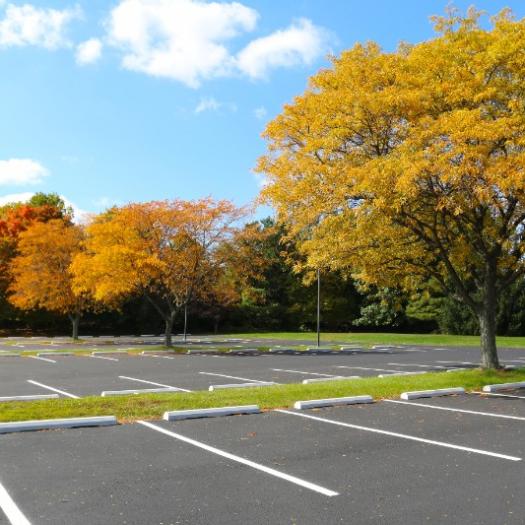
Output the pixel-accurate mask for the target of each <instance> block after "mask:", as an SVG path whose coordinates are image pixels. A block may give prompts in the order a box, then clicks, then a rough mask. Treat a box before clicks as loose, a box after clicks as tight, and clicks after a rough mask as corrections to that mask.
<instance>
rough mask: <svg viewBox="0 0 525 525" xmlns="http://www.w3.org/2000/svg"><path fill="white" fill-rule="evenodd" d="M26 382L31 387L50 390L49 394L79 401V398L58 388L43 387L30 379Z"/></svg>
mask: <svg viewBox="0 0 525 525" xmlns="http://www.w3.org/2000/svg"><path fill="white" fill-rule="evenodd" d="M27 382H28V383H31V384H32V385H36V386H40V387H42V388H46V389H47V390H51V392H56V393H57V394H62V395H63V396H66V397H70V398H71V399H80V397H78V396H76V395H75V394H70V393H69V392H64V390H59V389H58V388H54V387H52V386H48V385H44V384H43V383H39V382H38V381H33V380H32V379H28V380H27Z"/></svg>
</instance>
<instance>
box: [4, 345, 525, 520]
mask: <svg viewBox="0 0 525 525" xmlns="http://www.w3.org/2000/svg"><path fill="white" fill-rule="evenodd" d="M501 356H502V360H503V362H504V363H506V364H508V365H515V366H519V365H520V363H521V362H523V363H524V364H525V350H518V349H512V350H510V349H506V350H505V349H503V350H501ZM477 359H478V350H477V349H475V348H472V349H469V348H462V349H453V348H437V349H436V348H430V347H421V348H414V347H410V348H390V349H387V348H380V349H377V350H375V351H374V350H370V351H368V352H366V353H362V352H361V353H355V354H350V353H349V354H344V355H338V354H329V355H273V354H263V355H254V356H252V355H245V356H235V355H219V354H217V355H213V353H212V354H211V355H173V354H166V353H164V352H158V353H149V354H146V355H127V354H121V353H108V354H103V355H100V354H99V355H96V356H91V355H83V356H78V355H77V356H55V355H53V356H47V357H45V356H44V357H43V358H42V359H35V358H34V357H2V358H1V359H0V396H16V395H31V394H49V393H58V395H59V396H60V397H83V396H87V395H100V394H101V392H103V391H107V390H124V389H131V388H136V389H138V390H139V389H142V388H154V387H155V386H156V385H157V386H159V387H160V388H163V387H172V388H176V389H180V390H181V391H186V390H190V391H193V390H204V389H207V388H208V387H209V386H210V385H216V384H226V383H246V382H253V383H257V382H268V381H273V382H277V383H297V382H301V381H302V380H304V379H307V378H323V377H326V378H330V377H334V376H353V375H359V376H363V377H364V376H377V375H379V374H387V375H388V374H393V373H396V374H398V373H401V372H402V373H406V372H408V373H414V372H422V371H434V370H440V371H442V372H443V373H447V372H446V370H448V369H453V368H457V367H467V368H468V367H474V366H475V365H476V363H477ZM512 396H514V397H512ZM524 401H525V394H523V393H521V394H520V392H519V391H514V392H506V393H505V395H496V394H494V395H488V394H485V395H479V394H475V393H471V394H467V395H462V396H450V397H443V398H435V399H423V400H417V401H409V402H405V401H400V400H384V401H380V402H377V403H374V404H368V405H355V406H346V407H337V408H325V409H318V410H307V411H297V410H293V409H290V410H288V409H287V410H273V411H269V412H265V413H263V414H259V415H247V416H233V417H222V418H215V419H199V420H188V421H179V422H167V421H144V422H136V423H133V424H126V425H118V426H113V427H106V428H84V429H69V430H54V431H44V432H25V433H13V434H5V435H1V436H0V465H1V467H0V508H1V509H2V510H3V512H4V514H5V517H4V515H2V514H1V513H0V523H11V524H16V525H27V524H28V523H31V524H39V523H52V524H108V523H111V524H113V523H115V524H137V525H139V524H159V525H161V524H162V525H168V524H179V523H191V524H208V523H210V524H211V523H213V524H222V523H224V524H226V523H228V524H231V523H235V524H246V523H290V524H302V523H307V524H317V523H385V524H421V523H454V524H456V523H457V524H459V523H476V524H491V525H492V524H495V523H497V524H522V523H523V516H524V515H525V502H524V501H523V498H522V485H523V476H524V474H525V469H524V463H523V458H525V439H524V437H525V435H524V429H525V427H524V425H525V403H524Z"/></svg>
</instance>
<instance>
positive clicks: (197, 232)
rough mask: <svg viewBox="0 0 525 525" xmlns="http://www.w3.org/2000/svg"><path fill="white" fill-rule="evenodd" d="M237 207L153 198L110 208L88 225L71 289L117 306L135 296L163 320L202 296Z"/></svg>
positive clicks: (168, 336)
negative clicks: (144, 201) (150, 306)
mask: <svg viewBox="0 0 525 525" xmlns="http://www.w3.org/2000/svg"><path fill="white" fill-rule="evenodd" d="M243 213H244V212H243V210H240V209H238V208H236V207H235V206H234V205H233V204H232V203H230V202H228V201H213V200H212V199H201V200H196V201H182V200H173V201H158V202H147V203H139V204H129V205H127V206H124V207H121V208H113V209H111V210H109V211H108V212H106V213H105V214H103V215H101V216H99V217H97V218H96V219H95V220H94V221H93V222H92V224H90V225H89V226H88V227H87V238H86V241H85V247H86V251H85V252H83V253H81V254H79V255H78V256H77V257H76V258H75V260H74V261H73V265H72V270H73V272H74V274H75V289H76V290H78V291H79V292H85V293H86V292H89V293H92V294H93V296H94V297H95V299H97V300H99V301H101V302H103V303H106V304H109V305H118V304H119V303H120V302H121V301H122V300H123V299H125V298H127V297H130V296H132V295H136V294H142V295H144V296H145V297H146V299H147V300H148V301H149V302H150V303H151V305H152V306H153V308H154V309H155V310H156V311H157V313H158V314H159V316H160V317H161V318H162V319H163V321H164V323H165V344H166V346H171V345H172V329H173V323H174V321H175V317H176V315H177V314H178V313H179V312H180V311H181V310H185V309H186V307H187V305H188V304H189V302H190V301H192V300H193V299H195V298H197V297H203V296H204V295H206V294H207V293H209V291H210V288H211V284H210V281H211V280H213V279H214V277H215V276H216V269H217V265H218V261H217V257H216V251H217V250H216V248H217V246H218V245H219V244H220V243H221V242H222V241H223V240H224V239H225V238H226V237H228V236H229V235H230V234H231V232H232V227H233V223H234V222H235V221H236V220H238V219H239V218H240V217H241V216H242V215H243Z"/></svg>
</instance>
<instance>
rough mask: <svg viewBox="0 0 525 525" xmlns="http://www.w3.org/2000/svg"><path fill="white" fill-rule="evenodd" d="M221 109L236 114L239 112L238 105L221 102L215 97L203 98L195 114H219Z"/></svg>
mask: <svg viewBox="0 0 525 525" xmlns="http://www.w3.org/2000/svg"><path fill="white" fill-rule="evenodd" d="M221 109H224V110H227V111H233V112H235V111H237V105H236V104H234V103H233V102H219V101H218V100H217V99H216V98H214V97H202V98H201V99H200V101H199V103H198V104H197V106H196V107H195V110H194V112H195V113H196V114H197V115H198V114H199V113H203V112H205V111H214V112H217V111H219V110H221Z"/></svg>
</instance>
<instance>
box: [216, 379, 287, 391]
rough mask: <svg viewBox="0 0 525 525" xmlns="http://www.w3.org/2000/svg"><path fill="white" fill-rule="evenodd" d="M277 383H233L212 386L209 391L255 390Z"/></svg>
mask: <svg viewBox="0 0 525 525" xmlns="http://www.w3.org/2000/svg"><path fill="white" fill-rule="evenodd" d="M276 384H277V383H274V382H273V381H266V382H262V381H261V382H260V383H231V384H228V385H211V386H210V387H209V388H208V390H209V391H210V392H213V391H214V390H223V389H224V388H253V387H257V386H275V385H276Z"/></svg>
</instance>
